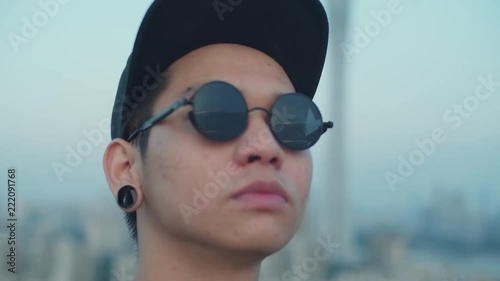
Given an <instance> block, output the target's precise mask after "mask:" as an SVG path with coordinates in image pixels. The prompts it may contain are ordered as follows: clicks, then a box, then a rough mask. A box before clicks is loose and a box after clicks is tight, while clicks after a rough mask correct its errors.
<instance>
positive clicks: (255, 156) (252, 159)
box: [248, 155, 260, 163]
mask: <svg viewBox="0 0 500 281" xmlns="http://www.w3.org/2000/svg"><path fill="white" fill-rule="evenodd" d="M258 159H260V157H259V156H257V155H250V156H248V163H252V162H253V161H255V160H258Z"/></svg>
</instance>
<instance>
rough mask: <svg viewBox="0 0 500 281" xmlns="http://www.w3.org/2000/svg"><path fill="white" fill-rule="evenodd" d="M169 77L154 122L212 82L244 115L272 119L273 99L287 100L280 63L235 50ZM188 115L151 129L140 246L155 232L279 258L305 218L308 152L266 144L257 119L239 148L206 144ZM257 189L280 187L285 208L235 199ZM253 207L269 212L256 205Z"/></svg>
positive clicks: (184, 62)
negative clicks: (227, 88) (233, 96)
mask: <svg viewBox="0 0 500 281" xmlns="http://www.w3.org/2000/svg"><path fill="white" fill-rule="evenodd" d="M170 73H171V81H170V84H169V86H168V88H167V89H166V90H165V91H164V92H163V93H162V94H161V95H160V96H159V98H158V100H157V101H156V103H155V105H154V107H153V115H155V114H157V113H158V112H160V111H162V110H163V109H165V108H166V107H167V106H169V105H170V104H172V102H174V101H176V100H178V99H179V98H180V97H182V96H183V94H185V93H186V90H187V89H188V88H191V90H190V91H189V92H188V93H187V94H186V95H185V96H187V97H191V96H192V94H193V93H194V91H195V90H196V89H197V88H199V87H200V86H201V85H203V84H204V83H206V82H210V81H215V80H219V81H225V82H228V83H230V84H232V85H234V86H235V87H236V88H238V89H239V90H240V91H241V93H242V94H243V96H244V98H245V100H246V102H247V105H248V108H249V109H251V108H254V107H263V108H266V109H268V110H270V109H271V106H272V104H273V103H274V101H275V100H276V98H277V97H278V96H279V95H281V94H285V93H290V92H294V87H293V85H292V83H291V82H290V80H289V78H288V76H287V75H286V73H285V71H284V70H283V69H282V67H281V66H280V65H279V64H278V63H277V62H275V61H274V60H273V59H271V58H270V57H268V56H267V55H265V54H264V53H262V52H259V51H257V50H255V49H252V48H248V47H245V46H241V45H235V44H217V45H210V46H206V47H203V48H201V49H198V50H196V51H193V52H191V53H189V54H188V55H186V56H184V57H182V58H181V59H179V60H178V61H176V62H175V63H174V64H173V65H172V66H171V67H170ZM191 109H192V108H191V106H184V107H181V108H180V109H178V110H176V111H175V112H174V113H173V114H171V115H170V116H168V117H167V118H165V119H163V120H162V121H161V122H159V123H158V124H156V125H155V126H153V127H152V128H151V129H150V130H151V131H150V138H149V143H148V149H147V155H146V157H145V158H144V159H145V160H144V163H142V165H141V168H140V169H141V172H140V173H141V175H142V177H141V178H142V188H143V191H144V201H143V203H142V204H143V205H142V207H141V208H140V209H139V210H138V227H139V228H138V229H139V236H140V235H141V232H142V231H149V232H151V231H153V232H154V233H157V235H162V236H163V235H165V238H166V237H175V238H176V239H182V240H183V241H186V240H190V241H193V242H199V243H201V244H204V245H211V246H213V247H218V248H224V249H229V250H236V251H241V250H243V251H252V252H255V253H260V254H265V255H267V254H270V253H272V252H274V251H276V250H278V249H279V248H281V247H282V246H284V245H285V244H286V243H287V242H288V241H289V239H290V238H291V237H292V236H293V234H294V233H295V230H296V229H297V227H298V225H299V223H300V220H301V218H302V215H303V212H304V208H305V204H306V201H307V197H308V193H309V187H310V183H311V174H312V161H311V155H310V152H309V150H305V151H299V152H297V151H291V150H287V149H285V148H284V147H282V146H280V145H279V143H278V142H277V141H276V140H275V139H274V138H272V137H269V136H272V133H271V131H270V129H269V126H268V124H267V122H268V120H269V116H268V115H267V113H265V112H264V111H261V110H256V111H252V112H250V113H249V116H248V120H249V121H248V127H247V129H246V130H245V131H244V132H243V134H242V135H241V136H240V137H238V138H237V139H235V140H232V141H229V142H223V143H220V142H214V141H211V140H209V139H207V138H205V137H204V136H202V135H201V134H200V133H198V131H197V130H196V129H195V128H194V127H193V125H192V124H191V122H190V119H189V117H188V112H189V111H190V110H191ZM258 180H262V181H265V182H273V181H275V182H277V183H278V184H280V185H281V186H282V187H283V188H284V190H285V191H286V193H287V197H288V198H287V200H288V201H287V202H285V203H283V202H280V200H277V199H276V197H273V196H272V195H271V196H269V194H268V195H265V194H260V195H259V194H254V195H255V196H253V197H252V196H250V199H249V200H246V199H241V198H233V195H234V194H235V193H237V192H238V191H240V190H241V189H243V188H244V187H245V186H247V185H249V184H251V183H253V182H255V181H258ZM261 195H262V196H261ZM259 196H261V197H259ZM259 198H262V200H263V202H264V201H265V202H267V203H265V202H264V203H262V204H260V203H259V202H257V203H256V200H257V201H258V200H259ZM247 199H248V198H247ZM266 200H267V201H266ZM268 203H269V204H268Z"/></svg>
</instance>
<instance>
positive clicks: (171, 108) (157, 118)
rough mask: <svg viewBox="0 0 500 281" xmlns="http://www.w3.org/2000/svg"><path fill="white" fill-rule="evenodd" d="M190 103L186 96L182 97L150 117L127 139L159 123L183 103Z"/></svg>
mask: <svg viewBox="0 0 500 281" xmlns="http://www.w3.org/2000/svg"><path fill="white" fill-rule="evenodd" d="M188 103H189V101H188V100H187V99H186V98H182V99H180V100H178V101H176V102H174V103H173V104H172V105H170V106H169V107H167V108H166V109H165V110H163V111H162V112H160V113H158V114H157V115H156V116H154V117H152V118H151V119H149V120H147V121H146V122H144V124H142V126H141V127H140V128H139V129H137V130H135V131H134V132H133V133H132V134H131V135H130V137H129V138H128V139H127V141H131V140H132V139H134V138H135V137H136V136H137V135H138V134H139V133H140V132H142V131H145V130H147V129H149V128H151V127H152V126H153V125H154V124H156V123H158V122H159V121H160V120H162V119H163V118H165V117H167V116H169V115H170V114H172V112H174V111H175V110H176V109H178V108H179V107H181V106H183V105H186V104H188Z"/></svg>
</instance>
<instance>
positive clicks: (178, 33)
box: [104, 0, 333, 281]
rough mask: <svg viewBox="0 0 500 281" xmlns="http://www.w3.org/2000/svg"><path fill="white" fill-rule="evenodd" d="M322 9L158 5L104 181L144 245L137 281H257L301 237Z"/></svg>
mask: <svg viewBox="0 0 500 281" xmlns="http://www.w3.org/2000/svg"><path fill="white" fill-rule="evenodd" d="M327 41H328V21H327V18H326V14H325V11H324V9H323V7H322V5H321V3H320V2H319V0H239V1H237V0H227V1H222V0H216V1H211V0H210V1H208V0H157V1H154V3H153V4H152V5H151V7H150V9H149V10H148V12H147V14H146V16H145V18H144V20H143V22H142V24H141V27H140V29H139V32H138V35H137V39H136V42H135V45H134V49H133V51H132V54H131V55H130V58H129V60H128V63H127V65H126V68H125V70H124V72H123V74H122V77H121V80H120V85H119V88H118V93H117V96H116V101H115V106H114V108H113V116H112V124H111V134H112V138H113V140H112V141H111V143H110V144H109V145H108V147H107V148H106V152H105V155H104V169H105V173H106V177H107V181H108V184H109V187H110V189H111V191H112V192H113V194H114V196H115V197H116V198H117V202H118V204H119V206H120V207H121V208H122V209H123V210H124V211H125V212H126V219H127V222H128V225H129V227H130V230H131V233H132V236H133V238H134V239H135V240H136V242H137V246H138V256H139V267H138V272H137V277H136V281H152V280H155V281H160V280H189V281H196V280H218V281H223V280H232V281H234V280H238V281H255V280H258V275H259V268H260V263H261V262H262V260H263V259H264V258H265V257H267V256H269V255H271V254H272V253H274V252H276V251H277V250H279V249H280V248H282V247H283V246H284V245H286V243H287V242H288V241H289V240H290V239H291V238H292V236H293V235H294V233H295V231H296V229H297V227H298V226H299V224H300V220H301V218H302V215H303V212H304V208H305V205H306V201H307V197H308V193H309V187H310V183H311V177H312V160H311V154H310V152H309V148H310V147H311V146H312V145H314V144H315V143H316V142H317V141H318V140H319V138H320V136H321V135H322V134H323V133H324V132H325V131H326V130H327V129H328V128H331V127H332V126H333V123H331V122H323V120H322V117H321V114H320V112H319V110H318V109H317V107H316V105H315V104H314V103H313V102H312V100H311V99H312V97H313V96H314V93H315V91H316V88H317V85H318V82H319V78H320V76H321V72H322V69H323V64H324V60H325V55H326V49H327Z"/></svg>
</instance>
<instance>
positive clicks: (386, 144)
mask: <svg viewBox="0 0 500 281" xmlns="http://www.w3.org/2000/svg"><path fill="white" fill-rule="evenodd" d="M55 1H56V0H53V1H40V2H39V1H22V2H20V1H2V2H1V3H0V38H1V39H0V62H1V63H0V77H2V78H1V86H2V88H1V89H2V96H3V99H2V110H1V111H0V118H1V120H3V122H1V123H2V125H1V128H2V130H0V139H1V144H2V145H1V146H0V155H1V159H0V168H1V169H2V170H3V171H0V173H1V174H2V176H0V178H3V177H4V175H5V173H6V170H7V168H8V167H16V168H17V169H18V185H19V186H20V187H19V193H18V196H19V200H20V202H21V204H22V202H32V201H35V200H37V201H40V202H73V201H74V202H80V203H82V202H83V203H85V202H95V200H105V201H107V202H111V201H112V200H113V198H112V195H111V192H110V191H109V189H108V187H107V183H106V180H105V177H104V172H103V170H102V155H103V152H104V149H105V148H106V145H107V143H108V142H109V139H110V134H109V128H108V129H106V128H105V127H106V125H105V124H104V125H102V123H106V122H107V121H109V120H110V113H111V108H112V105H113V101H114V97H115V93H116V87H117V84H118V80H119V77H120V75H121V71H122V70H123V67H124V65H125V62H126V59H127V58H128V55H129V53H130V51H131V48H132V46H133V42H134V39H135V35H136V32H137V29H138V26H139V24H140V22H141V20H142V17H143V16H144V13H145V11H146V10H147V8H148V7H149V5H150V3H151V1H118V0H109V1H97V0H87V1H80V0H65V1H62V0H61V1H60V2H55ZM323 2H324V4H325V6H326V8H327V9H329V8H330V7H331V2H329V1H327V0H324V1H323ZM41 3H52V6H50V5H49V6H50V7H51V11H52V12H51V14H50V15H47V14H46V13H45V14H46V15H47V16H46V18H45V19H44V18H43V15H41V14H43V13H44V12H43V11H44V8H43V6H44V4H41ZM54 3H56V4H55V5H54ZM499 13H500V2H498V1H495V0H480V1H456V0H443V1H430V0H428V1H425V0H419V1H416V0H413V1H411V0H401V1H394V0H391V1H381V0H376V1H361V0H354V1H350V12H349V16H348V18H349V21H348V25H347V27H346V31H347V38H345V40H343V41H341V42H334V44H337V45H340V46H341V47H342V48H343V49H344V50H345V53H344V54H345V55H344V59H345V60H346V63H345V65H346V68H345V77H346V80H345V81H344V83H345V92H344V93H343V95H344V96H345V99H346V108H345V112H346V121H345V123H344V124H336V126H338V125H342V126H345V131H344V132H345V134H346V135H345V140H346V147H345V148H344V149H345V151H346V157H347V161H346V165H347V172H348V176H347V186H346V188H347V190H348V193H349V200H350V206H351V208H352V209H353V210H354V211H355V213H356V214H357V215H358V216H359V217H365V218H371V217H373V216H377V215H380V216H385V217H388V216H393V214H394V213H409V212H412V210H413V207H415V206H417V205H418V204H420V203H419V202H423V201H426V200H428V199H429V197H430V196H431V195H432V194H433V193H432V192H433V190H434V189H435V187H436V186H443V187H446V188H450V189H454V190H455V189H456V190H461V191H462V192H464V194H466V195H467V196H468V198H471V200H472V201H473V202H476V203H475V204H476V205H481V202H483V201H481V200H485V199H484V198H485V197H486V198H500V173H498V169H499V168H500V125H499V123H498V121H499V120H500V85H497V86H496V88H495V87H492V86H490V88H492V89H493V90H494V91H492V92H491V93H490V94H489V95H488V93H489V91H487V89H488V87H486V86H481V87H482V88H481V91H480V93H481V94H482V96H481V97H483V99H481V100H479V99H478V98H475V92H476V88H477V87H479V85H481V81H483V82H484V80H492V81H497V82H496V83H500V53H499V50H500V36H498V35H499V34H500V16H498V15H499ZM37 16H38V18H37ZM33 17H35V20H37V21H38V23H40V22H41V23H40V24H38V26H35V28H36V30H29V31H28V32H29V33H28V36H24V37H23V38H24V39H22V40H24V41H19V38H20V37H19V36H22V35H23V29H25V30H24V31H25V32H26V26H27V24H26V21H29V22H31V23H32V22H33ZM44 20H45V22H44ZM16 36H17V37H16ZM28 37H29V38H28ZM13 38H17V40H18V41H15V42H18V43H17V44H16V43H12V42H13V40H14V39H13ZM19 42H21V43H19ZM331 54H332V52H331V51H329V56H328V59H327V62H326V64H327V65H326V66H325V71H324V73H323V76H322V84H321V85H320V88H319V90H318V93H317V94H316V97H315V101H316V102H317V103H318V105H319V107H320V109H321V110H322V113H323V116H324V117H325V119H326V118H328V117H331V116H333V113H332V112H331V106H330V105H329V104H327V103H326V102H322V101H325V100H328V99H326V97H327V95H331V94H338V93H332V88H331V83H332V81H333V80H334V77H333V71H332V67H331V66H332V65H333V64H334V63H336V61H338V60H339V59H340V58H334V57H332V55H331ZM480 77H482V78H480ZM494 83H495V82H493V84H491V82H490V84H491V85H494ZM483 84H484V83H483ZM486 95H488V96H487V97H485V96H486ZM456 105H459V106H460V105H462V106H463V107H464V108H465V111H466V112H465V113H463V114H462V115H461V114H460V113H457V111H456ZM467 109H470V110H467ZM443 116H446V117H443ZM465 116H467V117H465ZM334 121H335V120H334ZM89 132H94V133H97V135H99V136H101V137H96V139H95V140H94V143H93V144H92V146H91V148H90V150H89V152H88V155H85V156H83V157H81V158H82V159H81V160H80V161H79V162H80V163H77V164H75V167H74V168H72V171H71V172H68V173H65V174H63V175H62V176H61V177H60V178H58V176H57V174H56V173H55V172H54V165H57V164H56V163H61V164H65V162H66V157H67V154H68V153H69V152H68V151H71V150H76V148H77V146H78V145H81V143H82V141H84V140H86V139H87V137H86V136H85V134H88V133H89ZM331 133H332V134H335V129H334V130H332V131H331ZM433 135H434V140H433ZM436 136H437V137H436ZM336 137H337V136H335V137H333V138H328V141H331V140H332V139H333V141H335V139H336ZM435 139H437V140H439V141H440V142H439V143H437V142H436V141H435ZM426 140H427V142H426ZM429 140H431V141H433V142H434V149H430V148H429V147H428V151H427V152H428V153H427V154H428V155H427V154H425V151H424V150H422V149H421V148H420V147H419V146H418V145H417V144H416V143H429ZM320 142H321V141H320ZM327 145H329V144H326V143H320V144H319V145H318V148H313V155H321V153H322V152H321V149H322V147H325V146H327ZM430 147H432V145H430ZM68 149H69V150H68ZM411 155H413V157H414V160H415V161H417V162H418V163H419V165H418V166H416V165H415V167H414V168H415V169H414V171H413V172H412V173H411V175H408V176H401V173H399V172H398V167H399V166H400V165H401V163H402V161H403V160H401V159H406V161H410V160H409V159H410V156H411ZM419 155H420V156H422V155H423V157H420V158H419V157H418V156H419ZM410 164H411V163H410ZM333 172H335V171H333ZM388 173H389V174H391V175H393V176H392V179H393V180H394V179H395V178H397V177H394V176H399V181H396V182H395V183H394V184H393V185H391V184H388V180H387V179H386V177H387V176H386V175H387V174H388ZM318 177H319V181H321V175H318ZM391 186H392V188H391ZM322 188H326V187H322ZM313 192H315V194H316V195H317V196H318V195H319V196H320V195H321V192H322V189H321V188H319V189H317V190H314V191H313ZM481 194H483V195H481ZM484 194H487V195H484ZM1 196H2V197H3V196H4V195H3V194H2V195H1ZM313 198H314V196H313ZM477 198H479V199H477ZM481 198H482V199H481ZM312 203H314V202H312ZM28 204H29V203H28Z"/></svg>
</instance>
